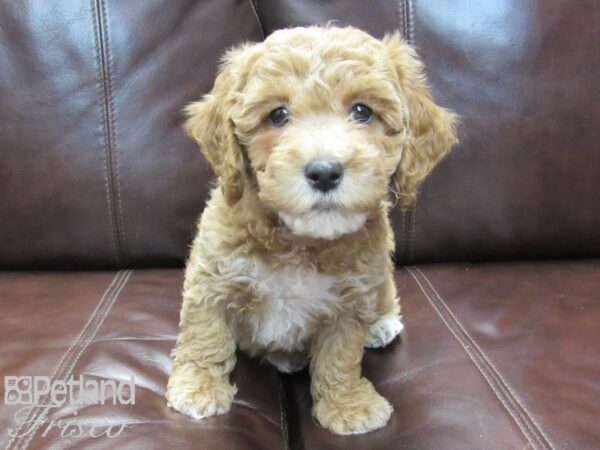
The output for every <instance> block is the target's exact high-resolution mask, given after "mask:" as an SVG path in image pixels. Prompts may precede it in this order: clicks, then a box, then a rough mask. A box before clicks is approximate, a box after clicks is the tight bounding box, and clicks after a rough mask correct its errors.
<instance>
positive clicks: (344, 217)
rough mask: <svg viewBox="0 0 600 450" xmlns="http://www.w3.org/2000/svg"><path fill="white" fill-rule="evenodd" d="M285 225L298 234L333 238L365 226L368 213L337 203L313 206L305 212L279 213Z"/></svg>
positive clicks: (327, 238)
mask: <svg viewBox="0 0 600 450" xmlns="http://www.w3.org/2000/svg"><path fill="white" fill-rule="evenodd" d="M279 217H280V218H281V219H282V220H283V222H284V223H285V225H286V226H287V227H288V228H289V229H290V230H291V231H292V232H293V233H294V234H296V235H299V236H307V237H312V238H317V239H326V240H333V239H337V238H339V237H341V236H342V235H345V234H348V233H353V232H355V231H358V230H359V229H360V228H362V227H363V225H364V224H365V222H366V220H367V214H366V213H356V212H349V211H346V210H344V209H342V208H339V207H337V206H335V205H331V204H328V205H320V206H319V207H313V208H312V209H311V210H310V211H308V212H306V213H304V214H286V213H283V212H280V213H279Z"/></svg>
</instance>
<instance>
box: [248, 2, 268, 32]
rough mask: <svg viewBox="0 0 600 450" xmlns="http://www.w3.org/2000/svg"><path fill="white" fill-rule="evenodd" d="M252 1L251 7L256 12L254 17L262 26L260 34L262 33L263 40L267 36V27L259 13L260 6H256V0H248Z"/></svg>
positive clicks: (260, 26)
mask: <svg viewBox="0 0 600 450" xmlns="http://www.w3.org/2000/svg"><path fill="white" fill-rule="evenodd" d="M248 2H249V3H250V8H252V12H253V13H254V17H256V21H257V22H258V26H259V28H260V34H262V38H263V41H264V40H265V38H266V37H267V36H266V34H265V28H264V27H263V24H262V22H261V20H260V16H259V15H258V8H257V6H256V0H248Z"/></svg>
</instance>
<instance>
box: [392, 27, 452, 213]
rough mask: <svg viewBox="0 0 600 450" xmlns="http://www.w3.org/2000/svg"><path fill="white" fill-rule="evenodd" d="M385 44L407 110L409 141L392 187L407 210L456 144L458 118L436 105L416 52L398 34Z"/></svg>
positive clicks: (405, 122) (406, 126) (406, 123)
mask: <svg viewBox="0 0 600 450" xmlns="http://www.w3.org/2000/svg"><path fill="white" fill-rule="evenodd" d="M383 43H384V45H385V46H386V48H387V50H388V54H389V57H390V59H391V61H392V63H393V65H394V69H395V76H396V77H397V81H398V86H397V89H398V93H399V96H400V98H401V101H402V102H404V103H405V107H406V111H405V114H406V117H405V118H404V126H405V128H406V136H407V140H406V141H405V143H404V145H403V147H402V149H401V151H402V156H401V159H400V163H399V164H398V167H397V169H396V172H395V173H394V175H392V180H391V184H392V186H391V187H392V190H393V191H394V192H395V194H396V196H397V199H398V204H399V205H400V206H401V207H402V208H408V207H409V206H411V205H412V204H413V203H414V202H415V200H416V195H417V190H418V188H419V185H420V184H421V182H422V181H423V180H424V179H425V177H426V176H427V175H428V174H429V173H430V172H431V171H432V170H433V168H434V167H435V165H436V164H437V163H438V162H439V161H440V160H441V159H442V158H443V157H444V155H446V153H448V152H449V151H450V148H451V147H452V145H453V144H455V143H456V142H457V138H456V134H455V123H456V116H455V115H454V114H453V113H452V112H451V111H449V110H446V109H444V108H442V107H440V106H438V105H436V104H435V103H434V101H433V98H432V97H431V93H430V92H429V89H428V87H427V84H426V82H425V75H424V72H423V63H422V62H421V60H420V59H419V57H418V56H417V54H416V52H415V50H414V49H413V48H412V47H411V46H410V45H408V44H407V43H406V42H404V40H403V39H402V38H401V37H400V35H399V34H398V33H395V34H393V35H391V36H386V37H385V38H384V39H383Z"/></svg>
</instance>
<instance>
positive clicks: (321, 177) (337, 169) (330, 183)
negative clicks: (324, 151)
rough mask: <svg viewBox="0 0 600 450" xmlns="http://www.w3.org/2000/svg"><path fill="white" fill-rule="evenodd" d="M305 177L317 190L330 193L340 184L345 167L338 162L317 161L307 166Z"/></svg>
mask: <svg viewBox="0 0 600 450" xmlns="http://www.w3.org/2000/svg"><path fill="white" fill-rule="evenodd" d="M304 175H305V176H306V178H307V179H308V182H309V183H310V184H311V185H312V186H313V187H314V188H315V189H318V190H319V191H321V192H328V191H330V190H332V189H333V188H335V187H336V186H337V185H338V184H339V182H340V180H341V179H342V176H343V175H344V167H343V166H342V165H341V164H340V163H339V162H337V161H327V160H322V159H316V160H314V161H311V162H309V163H308V164H307V165H306V167H305V168H304Z"/></svg>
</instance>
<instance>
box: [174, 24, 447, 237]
mask: <svg viewBox="0 0 600 450" xmlns="http://www.w3.org/2000/svg"><path fill="white" fill-rule="evenodd" d="M187 114H188V115H189V119H188V121H187V123H186V129H187V131H188V133H189V134H190V135H191V136H192V137H193V138H194V139H196V140H197V141H198V143H199V144H200V148H201V149H202V151H203V152H204V154H205V156H206V158H207V159H208V161H209V163H210V164H211V165H212V167H213V169H214V171H215V172H216V174H217V175H218V177H219V183H220V186H221V189H222V190H223V194H224V196H225V198H226V200H227V201H228V203H229V204H230V205H234V204H236V202H238V201H239V200H240V199H241V198H242V196H243V194H244V191H245V190H246V191H247V190H252V191H255V193H256V194H257V195H258V198H259V199H260V201H262V202H263V204H265V205H266V206H267V207H268V208H270V209H271V210H272V211H274V212H275V213H276V214H278V215H279V217H280V218H281V219H282V220H283V222H284V223H285V224H286V225H287V226H288V227H289V228H290V229H291V230H292V231H293V232H294V233H296V234H299V235H306V236H311V237H316V238H325V239H334V238H337V237H339V236H341V235H343V234H345V233H350V232H354V231H356V230H358V229H359V228H361V227H362V226H363V225H364V223H365V221H366V219H367V217H368V215H369V213H370V212H371V211H373V210H375V209H377V208H378V207H379V205H380V204H381V202H382V201H383V200H384V199H385V198H386V196H387V194H388V192H390V191H391V192H393V193H394V194H395V195H396V197H397V200H398V203H399V204H400V205H401V206H402V207H408V206H410V204H411V203H412V202H413V201H414V199H415V196H416V192H417V189H418V186H419V184H420V183H421V181H422V180H423V179H424V178H425V177H426V176H427V174H428V173H429V172H431V170H432V169H433V167H434V166H435V165H436V163H437V162H438V161H439V160H440V159H441V158H442V157H443V156H444V155H445V154H446V153H447V152H448V151H449V149H450V147H451V146H452V144H453V143H454V142H456V138H455V134H454V116H453V114H452V113H450V112H449V111H447V110H445V109H443V108H441V107H439V106H437V105H436V104H435V103H434V102H433V100H432V98H431V95H430V93H429V91H428V89H427V87H426V85H425V81H424V75H423V67H422V64H421V62H420V61H419V59H418V58H417V56H416V54H415V52H414V50H412V48H411V47H409V46H408V45H407V44H406V43H404V41H403V40H402V39H401V38H400V37H399V35H398V34H394V35H391V36H387V37H386V38H384V39H383V40H381V41H380V40H377V39H375V38H373V37H371V36H369V35H368V34H366V33H364V32H362V31H359V30H357V29H354V28H335V27H328V28H319V27H310V28H294V29H288V30H282V31H277V32H275V33H274V34H272V35H271V36H269V37H268V38H267V39H266V40H265V41H264V42H263V43H261V44H254V45H244V46H242V47H239V48H237V49H234V50H231V51H230V52H228V53H227V54H226V55H225V58H224V62H223V65H222V66H221V69H220V72H219V75H218V76H217V79H216V82H215V86H214V88H213V90H212V91H211V93H210V94H208V95H207V96H206V97H205V98H204V99H203V100H202V101H200V102H197V103H193V104H191V105H190V106H189V107H188V108H187Z"/></svg>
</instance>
